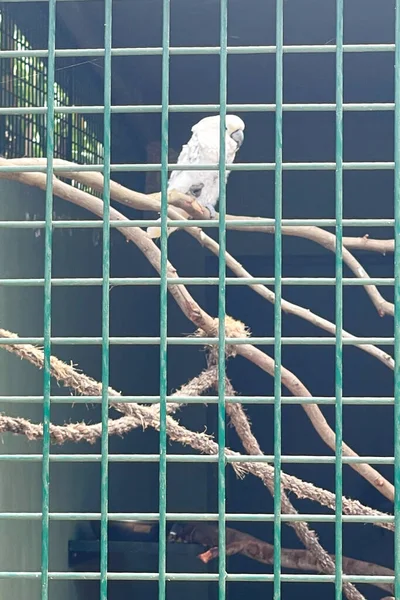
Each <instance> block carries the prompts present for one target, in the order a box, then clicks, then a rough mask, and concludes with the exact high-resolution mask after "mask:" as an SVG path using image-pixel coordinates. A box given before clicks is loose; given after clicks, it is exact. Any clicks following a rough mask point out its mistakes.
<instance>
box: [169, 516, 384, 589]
mask: <svg viewBox="0 0 400 600" xmlns="http://www.w3.org/2000/svg"><path fill="white" fill-rule="evenodd" d="M179 539H180V540H182V541H185V540H186V541H190V542H192V543H196V544H200V545H202V546H208V547H210V550H208V551H207V552H204V553H202V554H200V555H199V558H200V559H201V560H202V561H203V562H205V563H207V562H209V561H210V560H213V559H215V558H216V557H217V556H218V525H214V524H211V523H202V522H198V521H196V522H192V523H190V522H189V523H185V524H184V525H182V526H181V527H180V530H179ZM226 554H227V556H233V555H234V554H243V555H244V556H247V557H248V558H250V559H252V560H256V561H257V562H260V563H263V564H266V565H273V564H274V547H273V545H272V544H269V543H268V542H264V540H260V539H258V538H256V537H254V536H252V535H249V534H248V533H243V532H242V531H238V530H237V529H232V528H231V527H227V528H226ZM327 556H328V557H329V558H330V559H331V561H332V563H333V564H334V560H335V557H334V556H332V555H329V554H328V555H327ZM342 561H343V571H344V573H345V574H346V575H373V576H380V577H393V576H394V571H392V570H391V569H388V568H387V567H382V566H381V565H376V564H374V563H370V562H365V561H362V560H356V559H353V558H347V557H346V556H343V559H342ZM281 563H282V567H284V568H286V569H293V570H296V571H308V572H310V571H316V572H318V573H321V572H325V571H323V570H322V569H321V567H320V565H319V564H318V562H317V561H316V559H315V557H314V556H313V555H312V553H311V552H309V551H308V550H294V549H289V548H281ZM370 585H375V586H376V587H378V588H380V589H382V590H385V591H386V592H389V593H393V587H394V586H393V584H391V583H378V582H371V583H370ZM357 596H361V594H359V593H357ZM361 597H362V596H361Z"/></svg>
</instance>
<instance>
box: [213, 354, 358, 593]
mask: <svg viewBox="0 0 400 600" xmlns="http://www.w3.org/2000/svg"><path fill="white" fill-rule="evenodd" d="M209 358H210V361H211V364H213V363H215V362H216V361H217V358H218V357H217V355H216V353H215V352H212V351H211V352H210V357H209ZM209 364H210V362H209ZM225 390H226V393H227V394H228V395H229V396H234V395H235V390H234V389H233V386H232V384H231V382H230V381H229V379H228V378H227V377H226V378H225ZM226 412H227V414H228V416H229V418H230V420H231V423H232V425H233V426H234V428H235V430H236V433H237V434H238V436H239V439H240V440H241V442H242V444H243V447H244V449H245V450H246V452H247V454H250V455H254V456H255V455H257V454H258V455H260V456H263V452H262V450H261V448H260V445H259V443H258V441H257V439H256V438H255V436H254V434H253V432H252V431H251V427H250V422H249V420H248V418H247V416H246V414H245V412H244V410H243V407H242V405H241V404H227V405H226ZM264 484H265V485H266V487H267V488H268V490H269V492H270V494H271V495H272V497H274V496H275V482H271V480H270V479H268V478H264ZM281 511H282V513H283V514H287V515H289V514H298V511H297V510H296V509H295V507H294V506H293V504H292V503H291V502H290V500H289V498H288V496H287V494H286V492H285V490H284V489H281ZM288 525H289V527H292V529H294V531H295V533H296V535H297V537H298V538H299V540H300V541H301V542H302V543H303V544H304V546H305V547H306V548H307V550H309V552H310V554H311V556H312V557H313V559H314V561H315V564H316V565H318V567H319V569H320V570H321V571H322V572H323V573H328V574H334V573H335V561H334V560H332V558H331V557H330V556H329V554H328V553H327V552H326V550H325V549H324V547H323V546H322V545H321V544H320V542H319V540H318V536H317V534H316V532H315V531H313V530H312V529H310V527H309V526H308V523H306V522H305V521H297V522H293V523H288ZM236 541H237V540H236ZM246 548H247V549H248V548H249V546H248V545H247V546H246ZM343 591H344V593H345V594H346V596H347V598H349V599H350V600H356V599H358V600H361V598H363V596H362V594H360V592H359V591H358V590H357V588H356V587H355V586H354V585H352V584H351V583H346V582H345V583H343Z"/></svg>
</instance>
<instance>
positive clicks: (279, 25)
mask: <svg viewBox="0 0 400 600" xmlns="http://www.w3.org/2000/svg"><path fill="white" fill-rule="evenodd" d="M275 33H276V56H275V69H276V73H275V88H276V89H275V98H276V99H275V102H276V113H275V248H274V253H275V259H274V272H275V288H274V289H275V304H274V338H275V341H274V371H275V372H274V398H275V399H274V600H280V597H281V525H282V523H281V441H282V425H281V393H282V381H281V379H282V373H281V368H282V344H281V338H282V311H281V303H282V158H283V156H282V155H283V149H282V127H283V108H282V104H283V0H277V2H276V32H275Z"/></svg>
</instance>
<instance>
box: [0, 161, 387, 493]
mask: <svg viewBox="0 0 400 600" xmlns="http://www.w3.org/2000/svg"><path fill="white" fill-rule="evenodd" d="M4 162H6V163H8V164H13V161H8V160H5V159H0V164H2V163H4ZM1 175H2V173H0V176H1ZM7 175H9V173H7ZM11 175H12V176H13V179H16V180H18V181H21V182H23V183H26V184H27V185H34V186H37V187H39V188H41V189H43V190H44V189H45V188H46V175H45V174H42V173H11ZM53 192H54V194H56V195H57V196H59V197H60V198H63V199H64V200H67V201H69V202H72V203H73V204H76V205H78V206H81V207H83V208H85V209H86V210H89V211H90V212H92V213H94V214H96V215H97V216H99V217H100V218H102V216H103V202H102V200H100V199H99V198H96V197H95V196H92V195H91V194H88V193H87V192H83V191H81V190H77V189H75V188H73V187H72V186H70V185H68V184H66V183H63V182H61V181H60V180H58V179H57V178H56V177H54V178H53ZM110 219H112V220H120V221H121V220H125V217H124V215H123V214H121V213H120V212H118V211H117V210H115V209H114V208H110ZM117 229H118V230H119V231H120V232H121V233H122V234H123V235H124V236H125V237H126V239H127V240H129V241H132V242H133V243H134V244H135V245H136V246H137V247H138V248H139V250H140V251H141V252H142V253H143V254H144V255H145V256H146V258H147V259H148V260H149V262H150V263H151V265H152V266H153V267H154V268H155V269H156V271H157V272H158V273H160V272H161V252H160V250H159V248H158V247H157V246H156V245H155V244H154V242H153V241H152V240H151V239H150V238H149V236H148V235H147V234H146V233H145V232H144V231H142V229H140V228H139V227H118V228H117ZM167 276H168V277H170V278H176V277H177V271H176V269H175V268H174V267H173V266H172V265H171V263H170V262H168V263H167ZM168 290H169V292H170V293H171V294H172V296H173V298H174V300H175V301H176V302H177V304H178V306H179V307H180V308H181V310H182V312H183V313H184V315H185V316H186V317H187V318H188V319H189V320H190V321H192V323H194V324H195V325H196V326H197V327H198V328H199V329H200V330H202V331H204V332H205V335H206V336H211V337H216V336H217V335H218V319H213V318H212V317H210V315H208V314H207V313H206V312H205V311H204V310H203V309H202V308H201V307H200V306H199V304H197V302H195V300H194V299H193V298H192V296H191V295H190V294H189V292H188V291H187V289H186V288H185V287H184V286H183V285H181V284H170V285H169V286H168ZM227 337H229V332H228V335H227ZM236 337H240V335H239V336H236ZM235 352H236V353H237V354H239V355H241V356H243V357H244V358H247V360H249V361H250V362H253V363H254V364H255V365H257V366H258V367H259V368H260V369H262V370H263V371H265V372H266V373H268V374H269V375H271V376H272V377H274V375H275V363H274V360H273V359H272V358H271V357H270V356H268V355H267V354H266V353H264V352H262V351H261V350H259V349H258V348H255V347H254V346H252V345H250V344H243V345H242V344H240V345H237V346H235ZM281 379H282V384H283V385H284V386H285V387H286V388H287V389H288V390H289V391H290V392H291V393H292V394H293V395H295V396H307V397H310V398H311V397H312V395H311V393H310V392H309V391H308V389H307V388H306V387H305V386H304V385H303V383H302V382H301V381H300V380H299V379H298V378H297V377H296V376H295V375H294V374H293V373H291V372H290V371H289V370H288V369H286V368H284V367H282V369H281ZM302 407H303V409H304V411H305V412H306V414H307V416H308V417H309V419H310V421H311V423H312V425H313V426H314V429H315V430H316V431H317V433H318V434H319V435H320V437H321V439H323V440H324V442H325V443H326V444H327V445H328V446H329V447H330V448H331V449H332V450H333V451H335V438H336V436H335V433H334V431H333V430H332V429H331V427H330V426H329V424H328V422H327V421H326V419H325V417H324V416H323V414H322V412H321V410H320V409H319V407H318V406H317V405H316V404H304V405H302ZM342 447H343V455H344V456H354V457H358V454H357V453H355V452H354V451H353V450H352V449H351V448H350V447H349V446H347V444H345V443H343V446H342ZM350 467H351V468H353V469H354V470H355V471H357V472H358V473H359V474H360V475H361V476H362V477H364V478H365V479H366V480H367V481H369V482H370V483H371V484H372V485H373V486H374V487H375V488H376V489H377V490H378V491H379V492H380V493H381V494H383V495H384V496H385V497H386V498H388V499H389V500H391V501H392V502H393V500H394V487H393V485H392V484H391V483H390V482H389V481H387V480H386V479H385V478H384V477H383V476H382V475H381V474H380V473H379V472H378V471H376V469H374V468H373V467H371V466H370V465H368V464H366V463H361V464H354V463H353V464H351V465H350Z"/></svg>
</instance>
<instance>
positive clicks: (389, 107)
mask: <svg viewBox="0 0 400 600" xmlns="http://www.w3.org/2000/svg"><path fill="white" fill-rule="evenodd" d="M2 54H3V52H1V51H0V58H2ZM218 106H219V105H218V104H170V105H169V107H168V110H169V112H171V113H192V112H216V111H218ZM275 108H276V105H275V104H227V105H226V109H227V111H235V112H274V111H275ZM282 109H283V111H284V112H335V110H336V107H335V104H330V103H328V102H326V103H325V102H324V103H308V104H301V103H299V104H283V105H282ZM343 110H344V111H348V112H365V111H373V112H381V111H382V112H392V111H394V102H354V103H346V104H343ZM103 111H104V108H103V107H102V106H96V105H90V106H85V105H82V106H56V107H55V112H56V114H58V113H62V114H77V113H78V114H103ZM45 112H46V109H45V107H41V106H35V107H32V109H29V110H28V109H27V108H25V107H18V106H16V107H11V106H10V107H7V106H2V107H0V115H9V114H10V115H14V114H16V115H24V114H45ZM111 113H112V114H131V113H150V114H152V113H161V105H160V104H121V105H119V104H115V105H112V106H111Z"/></svg>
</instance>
